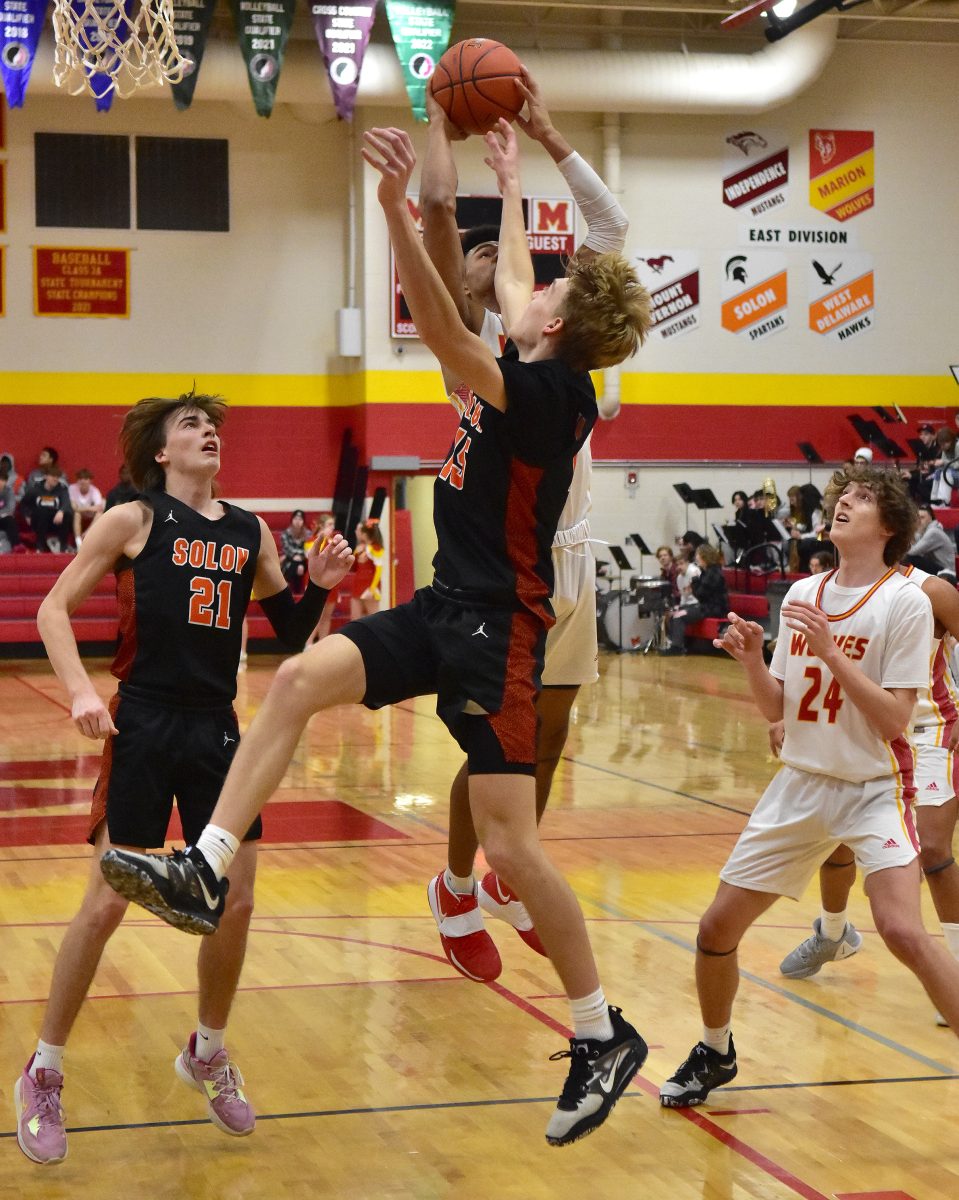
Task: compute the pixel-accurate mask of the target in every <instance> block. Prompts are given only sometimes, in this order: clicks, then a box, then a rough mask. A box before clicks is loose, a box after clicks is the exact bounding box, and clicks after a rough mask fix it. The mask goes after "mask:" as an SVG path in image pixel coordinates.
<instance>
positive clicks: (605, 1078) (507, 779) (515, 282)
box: [102, 123, 647, 1145]
mask: <svg viewBox="0 0 959 1200" xmlns="http://www.w3.org/2000/svg"><path fill="white" fill-rule="evenodd" d="M365 140H366V148H365V149H364V152H363V154H364V158H365V159H366V161H367V162H368V163H370V164H371V165H372V166H373V167H375V168H376V169H377V170H378V171H379V172H380V175H381V180H380V184H379V188H378V197H379V200H380V203H381V205H382V207H383V210H384V213H385V216H386V221H387V226H388V228H389V233H390V239H391V241H392V244H393V250H394V254H395V258H396V263H397V267H398V270H399V276H400V281H401V284H402V287H403V292H404V294H405V296H406V298H407V301H408V303H409V307H410V311H411V314H412V316H413V320H414V321H415V323H416V327H417V330H418V331H419V334H420V337H421V338H422V340H423V341H424V342H425V343H426V345H427V346H429V347H430V349H431V350H432V351H433V352H434V353H435V354H436V356H437V357H438V358H439V360H440V363H441V364H442V366H443V367H444V368H445V369H446V370H447V371H448V372H449V373H450V374H451V375H452V376H454V377H455V378H456V379H459V380H463V381H465V382H466V383H467V384H468V385H469V388H470V389H471V390H470V393H469V397H468V399H467V402H466V403H465V404H464V407H463V412H462V415H461V417H460V421H459V428H458V429H457V430H456V433H455V436H454V440H453V444H452V446H451V448H450V451H449V454H448V456H447V458H446V461H445V462H444V464H443V467H442V469H441V470H440V473H439V476H438V478H437V481H436V484H435V488H434V521H435V525H436V531H437V535H438V542H439V549H438V551H437V554H436V558H435V559H434V563H433V565H434V570H435V576H434V580H433V584H432V586H431V587H428V588H423V589H421V590H420V591H418V592H417V593H416V595H415V596H414V598H413V600H412V601H410V602H409V603H408V604H404V605H400V606H399V607H398V608H395V609H392V610H390V611H388V612H381V613H375V614H373V615H371V616H369V617H364V618H362V619H361V620H359V621H355V622H353V623H351V624H350V625H348V626H346V628H345V629H344V630H342V631H341V633H340V634H336V635H333V636H331V637H328V638H326V639H324V640H323V641H322V642H320V643H319V644H318V645H316V646H314V647H312V648H311V649H310V650H308V651H307V652H306V653H305V654H303V655H301V656H299V657H298V658H294V659H290V660H288V661H287V662H286V663H284V664H283V665H282V666H281V667H280V669H279V671H278V672H277V675H276V679H275V680H274V683H273V686H272V687H271V689H270V692H269V694H268V696H267V698H266V700H265V701H264V703H263V705H262V707H261V708H260V710H259V712H258V713H257V715H256V717H255V719H254V721H253V723H252V724H251V726H250V729H249V731H248V732H247V735H246V737H245V739H244V743H243V746H242V747H241V748H240V750H239V752H238V754H237V757H236V759H235V761H234V764H233V766H232V767H231V769H230V772H229V775H228V776H227V780H226V783H225V784H224V788H223V792H222V794H221V797H220V801H219V803H218V805H217V808H216V810H215V812H214V814H213V818H212V822H211V825H210V826H209V827H208V828H207V829H206V830H204V832H203V834H202V835H201V837H200V838H199V840H198V842H197V844H196V846H194V847H192V848H190V849H189V850H188V851H186V853H184V854H177V855H174V856H167V857H159V856H156V855H140V854H130V853H125V852H122V851H121V852H117V851H114V852H111V853H110V854H108V855H107V856H105V857H104V860H103V863H102V867H103V870H104V873H105V874H106V876H107V878H108V879H109V880H110V882H111V883H113V885H114V886H115V887H117V888H119V889H120V890H122V891H123V894H124V895H127V896H128V897H129V898H131V899H135V900H140V901H141V902H142V901H143V900H144V899H145V900H147V901H148V902H149V903H151V904H152V905H154V907H155V909H156V910H157V911H161V910H162V909H163V907H164V906H166V908H167V919H168V920H170V922H171V923H172V924H175V925H178V926H179V927H181V928H186V929H192V930H195V929H196V928H198V927H199V926H200V925H201V923H202V922H204V921H205V922H206V923H207V924H208V926H209V927H210V928H214V927H215V924H216V912H217V908H218V903H219V900H218V897H219V896H220V894H221V892H222V890H223V885H222V882H221V880H222V876H223V874H224V872H225V870H226V868H227V866H228V865H229V862H230V861H231V855H232V853H233V852H234V851H235V849H236V847H237V846H238V844H239V842H238V839H239V838H240V837H241V836H242V833H243V830H244V829H246V827H247V826H248V824H249V822H250V821H251V820H253V819H254V817H255V816H256V814H257V813H258V812H259V811H260V809H261V808H262V807H263V806H264V805H265V804H266V802H267V800H268V799H269V798H270V795H271V793H272V792H273V791H274V789H275V788H276V787H277V785H278V783H279V781H280V780H281V778H282V776H283V772H284V771H285V769H286V766H287V764H288V762H289V760H290V758H291V756H292V754H293V750H294V748H295V746H296V743H297V740H298V739H299V737H300V734H301V732H302V730H303V728H304V726H305V724H306V722H307V721H308V720H309V718H310V716H311V715H312V714H313V713H315V712H317V711H319V710H320V709H324V708H330V707H332V706H334V705H337V704H347V703H359V702H362V703H364V704H366V705H367V706H369V707H371V708H379V707H382V706H383V705H386V704H391V703H396V702H397V701H400V700H403V699H407V698H409V697H411V696H416V695H428V694H436V695H437V711H438V713H439V715H440V716H441V717H442V719H443V720H444V722H445V723H446V724H447V726H448V727H449V729H450V730H451V732H452V733H453V734H454V736H455V737H456V739H457V741H458V742H459V743H460V745H461V746H462V748H463V749H464V750H465V751H466V754H467V758H468V760H469V767H470V803H471V805H472V808H473V816H474V821H475V825H476V830H477V833H478V834H479V838H480V842H481V844H482V845H483V848H484V850H485V852H486V857H487V859H488V861H489V863H490V866H491V867H492V868H493V869H494V870H495V871H496V872H497V874H498V875H500V876H502V878H503V879H504V880H505V881H506V882H507V883H508V885H509V886H510V887H511V888H513V889H515V890H516V891H517V892H518V893H519V894H520V895H522V896H523V898H524V900H525V901H526V904H527V906H528V908H529V911H530V914H531V916H532V917H533V919H534V921H535V923H536V928H537V930H538V931H539V934H540V937H541V938H542V941H543V944H544V945H545V947H546V949H547V951H548V953H549V956H550V958H551V960H552V961H553V964H554V965H555V967H556V969H557V971H558V973H559V975H560V978H561V979H562V982H563V985H564V987H565V990H566V992H567V995H569V997H570V998H571V1001H572V1008H573V1017H574V1023H575V1026H576V1037H575V1038H574V1039H573V1040H572V1042H571V1043H570V1049H569V1050H568V1051H564V1052H563V1054H564V1055H566V1056H568V1057H570V1059H571V1067H570V1073H569V1078H568V1080H567V1082H566V1086H565V1087H564V1089H563V1093H562V1096H561V1097H560V1100H559V1104H558V1106H557V1109H556V1111H555V1112H554V1113H553V1116H552V1118H551V1120H550V1122H549V1126H548V1128H547V1131H546V1136H547V1139H548V1140H549V1141H550V1142H551V1143H552V1144H554V1145H564V1144H566V1143H568V1142H572V1141H575V1140H576V1139H577V1138H579V1137H582V1136H584V1134H587V1133H589V1132H591V1131H592V1130H593V1129H595V1128H596V1127H597V1126H598V1125H600V1124H601V1123H602V1122H603V1121H604V1120H605V1118H606V1117H607V1115H608V1114H609V1112H610V1110H611V1109H612V1106H613V1105H614V1104H615V1102H616V1100H617V1099H618V1097H619V1096H620V1095H621V1093H622V1092H623V1090H624V1089H625V1087H626V1086H627V1084H628V1083H629V1080H630V1079H631V1078H632V1077H633V1075H634V1074H635V1073H636V1071H637V1070H638V1069H639V1066H640V1065H641V1063H642V1062H643V1060H644V1058H645V1055H646V1046H645V1043H644V1042H643V1041H642V1039H641V1038H640V1037H639V1035H638V1034H637V1033H636V1031H635V1030H634V1029H633V1027H632V1026H631V1025H629V1024H628V1023H627V1022H626V1021H625V1020H623V1018H622V1016H621V1015H620V1013H619V1010H618V1009H613V1008H609V1007H608V1006H607V1004H606V1000H605V997H604V995H603V991H602V988H601V987H600V986H599V979H598V976H597V972H596V966H595V963H594V961H593V955H592V950H591V948H590V944H589V939H588V937H587V934H586V926H585V922H584V920H583V916H582V913H581V911H580V909H579V905H578V904H577V902H576V899H575V897H574V896H573V893H572V891H571V890H570V888H569V887H568V885H567V884H566V882H565V881H564V880H563V878H562V876H561V875H560V874H559V873H558V871H557V870H556V869H555V867H554V866H553V865H552V863H550V861H549V860H548V859H547V858H546V856H545V854H544V853H543V850H542V847H541V846H540V843H539V838H538V835H537V829H536V814H535V807H536V806H535V787H534V773H535V768H536V711H535V701H536V695H537V692H538V690H539V679H540V671H541V668H542V655H543V644H544V642H545V636H546V630H547V628H548V626H549V624H550V622H551V620H552V614H551V608H550V591H551V587H552V560H551V555H550V546H551V543H552V538H553V534H554V533H555V530H556V524H557V520H558V518H559V515H560V512H561V510H562V507H563V504H564V502H565V499H566V494H567V491H568V489H569V483H570V479H571V477H572V471H573V457H574V455H575V454H576V452H577V451H578V449H579V448H580V447H581V446H582V444H583V442H584V440H585V438H586V436H587V434H588V433H589V430H590V429H591V428H592V426H593V423H594V422H595V420H596V415H597V411H596V399H595V393H594V391H593V386H592V383H591V381H590V378H589V375H588V373H587V372H588V371H589V369H591V368H593V367H601V366H607V365H611V364H613V363H616V362H619V361H621V360H622V359H624V358H626V357H627V356H628V355H629V354H631V353H632V352H633V351H634V350H635V349H636V347H637V345H638V343H639V340H640V333H641V329H642V325H643V322H644V320H645V319H646V315H647V296H646V293H645V291H644V290H643V289H642V288H641V287H640V286H639V284H638V281H637V280H636V276H635V273H634V271H633V270H632V268H631V267H630V266H629V264H628V263H627V262H626V261H625V260H624V259H622V258H621V257H620V256H618V255H610V254H607V255H601V256H600V257H599V258H598V259H597V260H596V261H595V262H593V263H583V264H577V265H576V266H575V267H574V268H573V269H572V271H571V272H570V274H569V276H568V277H567V278H565V279H562V280H557V281H556V282H555V283H553V284H552V285H551V286H550V287H549V288H547V289H546V290H545V291H543V292H540V293H538V294H536V295H535V296H534V295H533V294H532V292H533V275H532V262H531V260H530V256H529V249H528V245H527V241H526V232H525V228H524V223H523V215H522V197H521V191H520V182H519V167H518V151H517V148H516V141H515V138H514V137H513V136H512V132H511V130H510V129H509V126H508V125H505V123H504V126H503V128H502V130H501V132H500V135H499V136H498V137H495V136H491V137H490V138H488V139H487V145H488V149H489V153H490V161H491V163H492V164H493V165H494V168H495V170H496V174H497V178H498V181H499V184H500V188H501V190H502V192H503V218H502V225H501V228H500V239H499V257H498V262H497V280H496V283H497V294H498V295H499V296H500V298H501V305H502V309H503V316H504V319H505V323H506V327H507V330H508V332H509V334H510V337H511V338H512V343H511V345H510V346H509V347H508V348H507V352H506V353H505V354H504V356H503V357H502V358H501V359H497V358H496V357H494V355H493V352H492V351H491V350H490V349H489V348H488V347H487V346H486V345H484V343H483V342H482V340H481V339H480V338H478V337H476V336H475V335H474V334H472V333H470V332H468V331H467V330H465V329H464V328H463V325H462V322H461V321H460V318H459V314H458V312H457V310H456V307H455V305H454V302H453V300H452V299H451V297H450V295H449V293H448V292H447V290H446V288H445V286H444V285H443V282H442V280H441V279H440V277H439V275H438V274H437V272H436V270H435V268H434V267H433V266H432V264H431V263H430V261H429V258H428V257H427V255H426V252H425V250H424V248H423V245H422V242H421V240H420V237H419V234H418V233H417V231H416V228H415V226H414V224H413V221H412V218H411V216H410V212H409V209H408V206H407V203H406V191H407V186H408V184H409V180H410V176H411V174H412V170H413V166H414V164H415V161H416V160H415V155H414V153H413V148H412V144H411V142H410V139H409V136H408V135H407V134H406V133H403V132H402V131H400V130H396V129H374V130H372V131H370V132H368V133H367V134H366V135H365ZM501 285H502V286H501Z"/></svg>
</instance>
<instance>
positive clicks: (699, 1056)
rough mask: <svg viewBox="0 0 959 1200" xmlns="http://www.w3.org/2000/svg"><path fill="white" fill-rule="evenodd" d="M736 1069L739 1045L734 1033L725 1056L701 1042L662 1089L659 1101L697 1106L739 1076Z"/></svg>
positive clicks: (670, 1106)
mask: <svg viewBox="0 0 959 1200" xmlns="http://www.w3.org/2000/svg"><path fill="white" fill-rule="evenodd" d="M736 1071H737V1067H736V1047H735V1046H734V1045H733V1039H732V1038H731V1037H730V1039H729V1053H728V1054H727V1055H726V1057H725V1058H724V1057H723V1056H722V1055H721V1054H720V1053H719V1051H718V1050H713V1048H712V1047H711V1046H707V1045H706V1043H705V1042H697V1043H696V1045H695V1046H693V1048H692V1050H691V1051H690V1053H689V1058H687V1059H686V1061H685V1062H684V1063H683V1065H682V1066H681V1067H680V1068H679V1070H678V1071H677V1072H676V1074H675V1075H671V1076H670V1078H669V1079H667V1080H666V1082H665V1083H664V1084H663V1086H662V1087H661V1088H660V1089H659V1102H660V1104H662V1106H663V1107H664V1108H694V1107H695V1106H696V1105H697V1104H702V1102H703V1101H704V1100H705V1099H706V1097H707V1096H708V1095H709V1093H710V1092H711V1091H712V1090H713V1088H717V1087H720V1085H722V1084H724V1083H729V1082H730V1080H732V1079H735V1078H736Z"/></svg>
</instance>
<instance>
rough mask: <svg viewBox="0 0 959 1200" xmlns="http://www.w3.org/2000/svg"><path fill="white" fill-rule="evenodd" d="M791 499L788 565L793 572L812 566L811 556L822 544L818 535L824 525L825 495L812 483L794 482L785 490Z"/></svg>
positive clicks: (787, 521) (788, 523)
mask: <svg viewBox="0 0 959 1200" xmlns="http://www.w3.org/2000/svg"><path fill="white" fill-rule="evenodd" d="M786 496H787V497H788V499H789V516H788V517H787V518H786V522H785V524H786V528H787V529H788V530H789V559H788V569H789V570H790V571H793V572H797V571H800V572H805V571H808V570H809V556H810V555H811V554H812V553H813V551H814V550H815V549H816V548H817V546H819V544H820V542H819V535H820V534H821V533H822V531H823V530H824V528H825V525H824V522H823V513H822V507H821V505H822V496H821V495H820V492H819V489H818V488H817V487H816V486H815V484H812V483H806V484H803V485H802V487H800V486H799V485H798V484H797V485H794V486H793V487H791V488H790V489H789V491H788V492H787V493H786Z"/></svg>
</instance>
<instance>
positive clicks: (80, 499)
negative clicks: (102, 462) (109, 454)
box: [70, 467, 104, 549]
mask: <svg viewBox="0 0 959 1200" xmlns="http://www.w3.org/2000/svg"><path fill="white" fill-rule="evenodd" d="M70 504H71V505H72V506H73V540H74V542H75V543H76V545H77V549H79V548H80V543H81V542H82V541H83V534H84V533H85V531H86V530H87V529H89V528H90V526H91V525H92V524H93V522H94V521H95V520H96V519H97V517H98V516H99V515H100V514H101V513H102V512H103V505H104V501H103V497H102V496H101V495H100V489H99V488H98V487H95V486H94V483H93V473H92V472H91V471H88V470H87V468H86V467H81V468H80V470H79V471H77V478H76V482H75V483H71V484H70Z"/></svg>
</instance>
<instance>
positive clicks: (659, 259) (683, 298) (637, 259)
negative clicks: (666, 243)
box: [633, 247, 700, 342]
mask: <svg viewBox="0 0 959 1200" xmlns="http://www.w3.org/2000/svg"><path fill="white" fill-rule="evenodd" d="M633 262H634V263H635V264H636V271H637V274H638V275H639V281H640V283H641V284H642V285H643V287H645V288H646V290H647V291H648V292H649V295H650V298H651V300H652V331H653V333H654V334H655V336H656V337H657V338H659V340H660V341H663V342H668V341H671V340H672V339H673V338H674V337H677V336H681V335H682V334H685V333H692V332H693V330H694V329H698V328H699V325H700V314H699V258H698V255H697V253H696V251H695V250H663V249H661V248H659V247H657V248H655V249H653V250H642V251H638V252H637V253H636V254H634V255H633Z"/></svg>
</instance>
